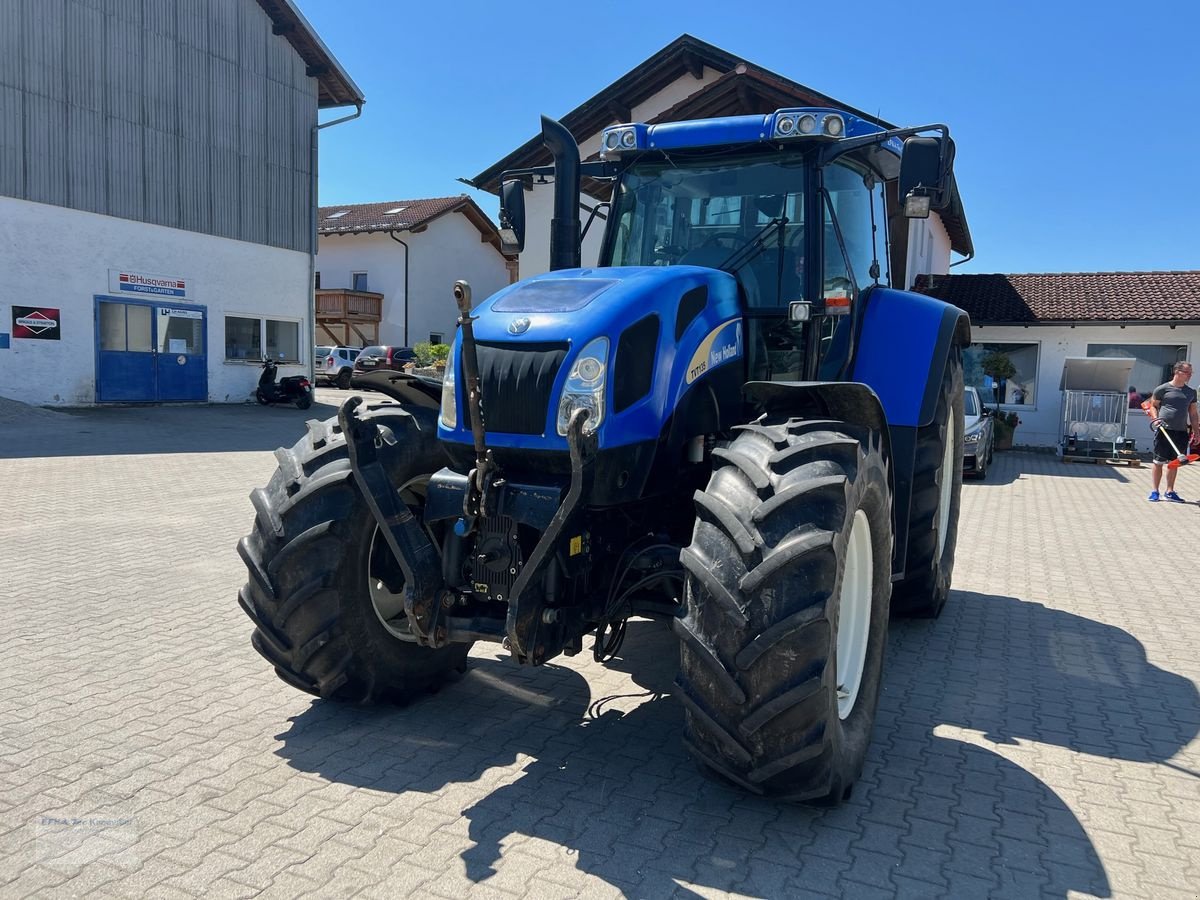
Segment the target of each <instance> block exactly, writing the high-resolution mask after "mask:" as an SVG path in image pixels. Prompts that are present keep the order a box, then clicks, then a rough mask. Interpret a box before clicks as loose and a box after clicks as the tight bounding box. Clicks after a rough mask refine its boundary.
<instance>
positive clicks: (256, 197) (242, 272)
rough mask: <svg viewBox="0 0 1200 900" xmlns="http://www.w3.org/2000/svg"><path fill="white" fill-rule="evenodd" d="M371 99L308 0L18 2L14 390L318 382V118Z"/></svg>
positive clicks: (5, 102) (3, 203) (117, 393)
mask: <svg viewBox="0 0 1200 900" xmlns="http://www.w3.org/2000/svg"><path fill="white" fill-rule="evenodd" d="M362 104H363V95H362V92H361V91H360V90H359V89H358V87H357V86H356V85H355V84H354V82H353V81H352V80H351V79H350V77H349V75H347V74H346V72H345V70H344V69H343V68H342V66H341V65H340V64H339V63H338V62H337V60H336V59H334V57H333V56H332V54H330V52H329V50H328V49H327V48H326V47H325V45H324V44H323V43H322V42H321V40H320V38H319V37H318V36H317V34H316V33H315V32H314V31H313V29H312V27H311V26H310V25H309V24H308V22H307V21H305V19H304V17H303V16H302V15H301V14H300V12H299V11H298V10H297V9H296V7H295V6H294V4H293V3H292V2H291V0H208V2H204V3H177V2H175V0H139V2H113V3H107V4H96V3H93V2H84V0H58V2H54V3H48V2H47V3H44V2H38V0H24V2H17V0H13V2H6V3H0V395H2V396H5V397H8V398H12V399H16V400H21V401H25V402H28V403H33V404H47V405H90V404H93V403H108V402H133V403H159V402H178V401H183V402H224V401H229V402H241V401H243V400H245V399H246V398H247V397H248V396H249V395H250V394H251V393H252V392H253V389H254V386H255V384H256V383H257V380H258V375H259V369H258V366H259V360H260V358H261V357H262V355H264V354H270V355H271V356H273V357H275V358H276V359H278V360H280V362H281V364H282V365H281V373H280V374H281V375H283V374H294V373H299V372H308V371H309V366H310V365H311V359H310V357H311V353H312V351H311V346H312V330H313V319H312V315H311V299H312V274H313V268H312V260H313V251H314V246H313V245H314V240H315V239H314V232H315V227H314V215H315V210H316V177H317V150H316V147H317V133H318V132H317V129H318V127H319V126H318V110H323V109H334V108H337V107H354V108H355V109H354V110H352V111H351V112H352V113H353V114H357V112H356V111H357V110H361V108H362ZM335 121H336V119H335Z"/></svg>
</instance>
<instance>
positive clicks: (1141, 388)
mask: <svg viewBox="0 0 1200 900" xmlns="http://www.w3.org/2000/svg"><path fill="white" fill-rule="evenodd" d="M1187 351H1188V348H1187V345H1186V344H1088V348H1087V355H1088V356H1098V357H1101V358H1105V359H1132V360H1133V371H1132V372H1130V373H1129V391H1130V394H1129V405H1130V406H1131V407H1134V408H1137V407H1138V406H1140V405H1141V402H1142V401H1143V400H1145V399H1147V398H1148V397H1149V396H1150V395H1151V394H1152V393H1154V389H1155V388H1156V387H1158V386H1159V385H1160V384H1164V383H1166V382H1168V381H1170V380H1171V375H1172V374H1173V373H1172V372H1171V369H1172V368H1173V367H1174V365H1175V363H1177V362H1179V361H1180V360H1184V359H1187ZM1134 394H1137V397H1136V398H1135V397H1134Z"/></svg>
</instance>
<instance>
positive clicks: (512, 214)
mask: <svg viewBox="0 0 1200 900" xmlns="http://www.w3.org/2000/svg"><path fill="white" fill-rule="evenodd" d="M500 249H501V251H502V252H504V253H506V254H509V255H511V254H513V253H520V252H521V251H522V250H524V249H525V183H524V182H523V181H521V179H519V178H517V179H514V180H512V181H505V182H504V183H502V184H501V185H500Z"/></svg>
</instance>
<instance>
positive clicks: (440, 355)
mask: <svg viewBox="0 0 1200 900" xmlns="http://www.w3.org/2000/svg"><path fill="white" fill-rule="evenodd" d="M429 354H430V356H432V357H433V368H434V369H436V370H437V373H438V375H439V376H442V375H445V374H446V360H447V359H448V358H449V356H450V345H449V344H434V345H432V346H431V347H430V348H429Z"/></svg>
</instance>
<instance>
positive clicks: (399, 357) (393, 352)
mask: <svg viewBox="0 0 1200 900" xmlns="http://www.w3.org/2000/svg"><path fill="white" fill-rule="evenodd" d="M416 361H417V352H416V351H415V350H413V348H412V347H387V346H383V347H364V348H363V350H362V352H361V353H359V354H358V357H357V358H356V359H355V360H354V372H353V375H363V374H365V373H367V372H376V371H379V370H380V369H391V370H392V371H395V372H399V371H401V370H403V369H404V367H405V366H406V365H408V364H409V363H415V362H416ZM351 384H353V378H352V379H351Z"/></svg>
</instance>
